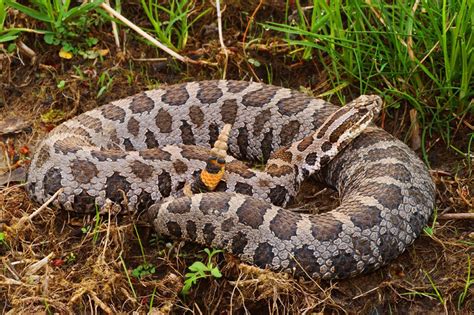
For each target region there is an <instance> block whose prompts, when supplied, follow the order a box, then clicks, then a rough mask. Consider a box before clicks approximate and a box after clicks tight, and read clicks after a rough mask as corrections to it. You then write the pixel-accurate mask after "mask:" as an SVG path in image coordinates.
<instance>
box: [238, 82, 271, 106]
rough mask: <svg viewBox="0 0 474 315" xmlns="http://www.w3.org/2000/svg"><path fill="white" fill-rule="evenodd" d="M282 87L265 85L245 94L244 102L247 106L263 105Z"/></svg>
mask: <svg viewBox="0 0 474 315" xmlns="http://www.w3.org/2000/svg"><path fill="white" fill-rule="evenodd" d="M279 89H280V88H278V87H275V86H263V87H262V88H260V89H258V90H256V91H252V92H249V93H247V94H245V95H244V96H243V98H242V104H243V105H244V106H247V107H263V106H265V105H266V104H268V103H269V102H270V101H271V100H272V98H273V97H274V96H275V94H276V92H277V91H278V90H279Z"/></svg>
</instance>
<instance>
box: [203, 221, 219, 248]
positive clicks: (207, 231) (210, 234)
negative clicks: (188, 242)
mask: <svg viewBox="0 0 474 315" xmlns="http://www.w3.org/2000/svg"><path fill="white" fill-rule="evenodd" d="M215 229H216V228H215V227H214V225H213V224H212V223H206V224H204V229H203V236H204V240H205V241H206V244H211V243H212V241H213V240H214V238H215V237H216V233H215V232H214V231H215Z"/></svg>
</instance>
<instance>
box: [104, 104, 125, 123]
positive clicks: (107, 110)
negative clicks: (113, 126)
mask: <svg viewBox="0 0 474 315" xmlns="http://www.w3.org/2000/svg"><path fill="white" fill-rule="evenodd" d="M100 111H101V112H102V115H103V116H104V117H105V118H107V119H109V120H113V121H119V122H121V123H123V121H124V119H125V111H124V110H123V109H122V108H120V107H119V106H116V105H113V104H107V105H104V106H102V107H100Z"/></svg>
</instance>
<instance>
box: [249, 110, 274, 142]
mask: <svg viewBox="0 0 474 315" xmlns="http://www.w3.org/2000/svg"><path fill="white" fill-rule="evenodd" d="M270 118H271V112H270V110H269V109H266V110H263V111H261V112H260V113H259V114H258V115H257V116H255V122H254V124H253V133H254V135H255V137H258V136H259V135H260V133H261V132H262V130H263V128H264V127H265V124H266V122H267V121H269V120H270Z"/></svg>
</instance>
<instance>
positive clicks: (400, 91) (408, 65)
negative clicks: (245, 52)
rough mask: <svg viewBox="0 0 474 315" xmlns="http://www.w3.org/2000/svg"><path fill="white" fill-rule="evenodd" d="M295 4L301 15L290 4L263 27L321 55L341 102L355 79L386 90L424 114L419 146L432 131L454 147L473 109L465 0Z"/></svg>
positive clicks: (306, 55) (301, 52)
mask: <svg viewBox="0 0 474 315" xmlns="http://www.w3.org/2000/svg"><path fill="white" fill-rule="evenodd" d="M295 3H296V15H290V10H288V3H287V14H286V22H285V23H276V22H267V23H263V24H262V26H263V27H265V28H266V29H270V30H273V31H277V32H281V33H283V34H285V40H286V41H287V42H288V44H289V45H291V47H293V51H292V52H291V53H292V54H293V55H294V57H295V58H303V59H310V58H313V59H314V58H316V59H318V60H322V61H323V62H324V65H325V69H326V71H327V72H328V73H329V74H330V76H329V78H330V80H331V81H332V85H333V89H336V95H337V96H338V97H339V98H340V100H341V102H343V103H344V102H345V97H344V95H345V92H346V89H344V88H342V89H338V87H340V86H342V87H346V86H350V87H352V88H353V89H356V90H357V91H359V92H360V93H361V94H362V93H368V92H375V93H378V94H381V95H382V96H383V97H384V98H385V100H386V102H387V104H388V105H389V106H391V107H394V108H398V107H400V106H401V105H402V104H405V103H406V104H409V105H410V106H411V107H413V108H415V109H416V110H417V111H418V113H419V118H420V120H421V123H422V127H423V129H422V133H423V136H422V140H423V142H424V143H422V147H425V146H426V145H427V143H426V139H427V135H429V136H433V133H434V132H438V133H439V134H440V135H441V136H442V138H443V140H444V141H445V142H446V143H447V145H448V146H449V145H450V141H451V139H452V138H453V136H454V134H455V133H456V131H457V130H458V128H459V125H460V124H461V121H462V120H463V118H465V117H467V116H468V115H472V114H474V106H473V104H472V96H473V95H474V92H473V90H472V86H474V81H473V76H472V75H473V71H474V48H473V47H474V46H473V44H474V36H473V33H472V29H473V26H474V25H473V23H474V21H473V19H472V17H473V16H474V6H473V5H471V4H470V3H469V1H468V0H461V1H447V0H444V1H422V2H421V3H420V2H418V1H413V0H405V1H396V2H393V3H391V4H390V3H387V2H385V1H378V0H376V1H370V2H367V1H360V0H358V1H349V2H342V1H330V2H326V1H316V0H315V1H313V2H312V5H310V6H308V7H303V6H302V5H301V2H300V1H299V0H296V1H295ZM465 149H467V148H465ZM425 160H427V159H426V156H425Z"/></svg>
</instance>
